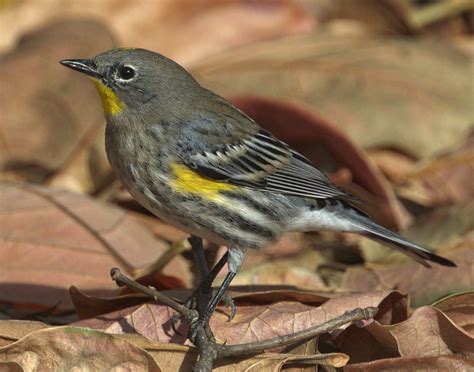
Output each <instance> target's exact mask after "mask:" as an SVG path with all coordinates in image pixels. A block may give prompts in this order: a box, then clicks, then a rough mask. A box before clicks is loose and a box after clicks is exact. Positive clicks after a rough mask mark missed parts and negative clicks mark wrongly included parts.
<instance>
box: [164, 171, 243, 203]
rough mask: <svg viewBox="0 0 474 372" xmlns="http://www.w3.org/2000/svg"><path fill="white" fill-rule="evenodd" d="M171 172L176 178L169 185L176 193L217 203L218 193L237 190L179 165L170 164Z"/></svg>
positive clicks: (235, 187) (232, 186)
mask: <svg viewBox="0 0 474 372" xmlns="http://www.w3.org/2000/svg"><path fill="white" fill-rule="evenodd" d="M171 171H172V172H173V173H174V175H175V176H176V179H174V180H173V181H172V183H171V187H172V189H173V190H174V191H176V192H181V193H183V192H184V193H190V194H197V195H199V196H201V197H204V198H206V199H209V200H212V201H219V199H220V195H219V192H220V191H232V190H237V189H238V187H237V186H234V185H230V184H228V183H225V182H219V181H213V180H211V179H209V178H206V177H203V176H201V175H199V174H198V173H196V172H195V171H193V170H192V169H189V168H188V167H186V166H184V165H181V164H176V163H175V164H172V165H171Z"/></svg>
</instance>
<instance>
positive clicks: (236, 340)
mask: <svg viewBox="0 0 474 372" xmlns="http://www.w3.org/2000/svg"><path fill="white" fill-rule="evenodd" d="M229 294H230V295H232V292H230V293H229ZM308 295H310V292H308ZM261 296H262V297H263V299H262V300H261V301H260V303H258V302H257V301H258V298H259V296H257V295H253V296H251V297H250V296H249V297H247V298H246V299H245V297H244V296H242V297H240V298H239V297H236V296H234V300H235V301H236V304H237V313H236V315H235V317H234V319H233V320H232V321H230V322H228V319H227V315H226V313H225V312H223V311H222V310H224V311H227V309H225V308H220V310H219V311H218V312H216V313H214V315H213V317H212V319H211V327H212V329H213V331H214V334H215V336H216V338H217V339H218V340H219V341H220V342H225V343H227V344H240V343H244V342H254V341H260V340H263V339H268V338H271V337H275V336H278V335H283V334H288V333H293V332H297V331H300V330H303V329H306V328H308V327H311V326H312V325H315V324H321V323H323V322H325V321H327V320H329V319H332V318H334V317H336V316H339V315H342V314H343V313H344V312H345V311H346V310H351V309H354V308H356V307H368V306H377V307H379V313H378V314H377V316H376V318H377V319H379V320H380V321H381V322H383V323H384V324H391V323H392V322H393V321H401V320H404V319H406V301H405V297H403V296H401V295H400V294H399V293H397V292H389V291H385V292H369V293H361V294H347V295H339V296H335V297H333V298H330V299H327V298H326V300H324V303H322V304H321V305H320V306H315V305H310V304H305V303H301V302H296V301H294V300H292V299H291V297H289V296H285V292H283V291H282V292H280V297H275V298H274V301H273V302H270V303H262V301H265V295H261ZM267 298H268V297H267ZM285 298H286V300H285ZM317 298H319V299H321V297H320V296H319V297H317ZM244 299H245V300H244ZM250 301H252V302H250ZM172 314H173V311H172V310H170V309H169V308H168V307H166V306H163V305H159V304H152V303H148V304H143V305H138V306H134V307H130V308H127V309H122V310H119V311H115V312H112V313H109V314H103V315H101V316H99V317H96V318H93V319H86V320H83V321H79V322H77V323H75V325H77V326H81V327H90V328H93V329H99V330H103V331H106V332H108V333H113V334H123V333H138V334H140V335H142V336H144V337H146V338H147V339H149V340H150V341H159V342H174V343H185V342H189V341H187V340H186V337H185V336H183V335H185V334H186V332H187V329H186V325H184V324H182V325H181V328H180V329H179V333H174V331H172V330H171V327H170V317H171V316H172Z"/></svg>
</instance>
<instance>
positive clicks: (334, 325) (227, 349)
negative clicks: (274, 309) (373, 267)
mask: <svg viewBox="0 0 474 372" xmlns="http://www.w3.org/2000/svg"><path fill="white" fill-rule="evenodd" d="M377 311H378V309H377V308H376V307H366V308H364V309H362V308H360V307H358V308H356V309H353V310H348V311H346V312H345V313H344V314H342V315H340V316H337V317H335V318H333V319H331V320H328V321H327V322H324V323H322V324H317V325H315V326H313V327H311V328H308V329H304V330H302V331H299V332H295V333H292V334H288V335H283V336H277V337H274V338H271V339H268V340H263V341H257V342H249V343H246V344H238V345H225V346H223V347H222V349H221V350H219V353H218V357H219V358H223V357H232V356H240V355H249V354H258V353H261V352H263V351H265V350H268V349H273V348H275V347H280V346H286V345H289V344H292V343H296V342H299V341H304V340H307V339H311V338H313V337H315V336H318V335H320V334H323V333H327V332H331V331H334V330H336V329H338V328H339V327H341V326H343V325H344V324H348V323H352V322H355V321H358V320H367V319H370V318H373V317H374V316H375V314H377Z"/></svg>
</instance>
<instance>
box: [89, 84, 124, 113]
mask: <svg viewBox="0 0 474 372" xmlns="http://www.w3.org/2000/svg"><path fill="white" fill-rule="evenodd" d="M92 81H93V82H94V84H95V86H96V88H97V91H98V92H99V95H100V100H101V101H102V107H103V108H104V112H105V114H106V115H116V114H120V113H121V112H122V111H123V102H122V101H121V100H120V98H119V97H118V96H117V94H115V92H114V91H113V90H112V89H110V88H109V87H108V86H105V85H104V84H102V83H101V81H100V80H97V79H92Z"/></svg>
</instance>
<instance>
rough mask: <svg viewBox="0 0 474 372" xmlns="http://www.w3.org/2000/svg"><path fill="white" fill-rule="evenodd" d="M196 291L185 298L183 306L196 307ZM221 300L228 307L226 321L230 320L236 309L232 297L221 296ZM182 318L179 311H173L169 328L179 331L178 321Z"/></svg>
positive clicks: (192, 308)
mask: <svg viewBox="0 0 474 372" xmlns="http://www.w3.org/2000/svg"><path fill="white" fill-rule="evenodd" d="M197 295H198V294H197V291H195V292H194V293H193V294H192V295H191V296H189V298H188V299H187V300H186V303H185V306H186V307H187V308H188V309H190V310H196V308H197ZM221 302H222V303H223V304H224V305H225V306H227V307H228V308H229V309H230V313H229V315H227V321H228V322H230V321H231V320H232V319H234V316H235V313H236V311H237V306H236V305H235V301H234V299H233V298H232V297H231V296H229V295H224V296H222V299H221ZM181 318H182V315H181V314H180V313H174V314H173V315H172V316H171V328H172V329H173V331H174V332H175V333H179V331H178V328H179V322H180V320H181Z"/></svg>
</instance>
